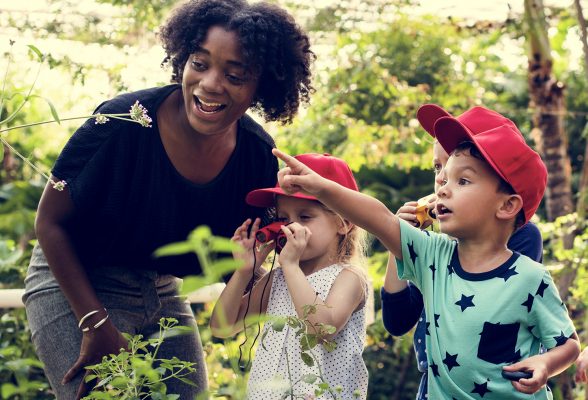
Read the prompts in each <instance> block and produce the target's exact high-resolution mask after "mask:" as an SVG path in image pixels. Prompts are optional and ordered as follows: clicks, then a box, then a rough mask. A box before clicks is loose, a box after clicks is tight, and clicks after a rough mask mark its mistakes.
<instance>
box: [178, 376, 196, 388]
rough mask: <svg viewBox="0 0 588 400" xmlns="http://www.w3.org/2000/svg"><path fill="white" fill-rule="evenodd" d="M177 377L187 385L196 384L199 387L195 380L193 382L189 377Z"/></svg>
mask: <svg viewBox="0 0 588 400" xmlns="http://www.w3.org/2000/svg"><path fill="white" fill-rule="evenodd" d="M177 379H179V380H181V381H182V382H184V383H185V384H187V385H190V386H194V387H198V385H196V384H195V383H194V382H192V381H191V380H190V379H188V378H182V377H181V376H178V377H177Z"/></svg>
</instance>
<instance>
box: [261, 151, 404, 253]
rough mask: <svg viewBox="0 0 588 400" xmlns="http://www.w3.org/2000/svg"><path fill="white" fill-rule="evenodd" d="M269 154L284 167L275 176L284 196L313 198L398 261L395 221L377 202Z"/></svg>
mask: <svg viewBox="0 0 588 400" xmlns="http://www.w3.org/2000/svg"><path fill="white" fill-rule="evenodd" d="M272 152H273V154H274V155H275V156H276V157H278V158H279V159H281V160H282V161H284V162H285V163H286V167H284V168H282V169H281V170H280V171H279V172H278V182H279V184H280V186H281V187H282V189H283V190H284V191H285V192H286V193H289V194H292V193H296V192H303V193H307V194H309V195H312V196H314V197H316V198H317V199H318V200H319V201H320V202H321V203H323V204H324V205H326V206H327V207H328V208H330V209H331V210H333V211H334V212H336V213H337V214H339V215H341V216H342V217H343V218H345V219H346V220H348V221H349V222H351V223H352V224H355V225H357V226H359V227H361V228H363V229H365V230H366V231H368V232H370V233H371V234H373V235H375V236H376V237H377V238H378V239H379V240H380V241H381V242H382V244H383V245H384V246H385V247H386V248H387V249H388V250H389V251H390V252H392V254H394V255H395V256H396V257H398V258H399V259H402V253H401V246H400V224H399V222H398V217H396V215H394V213H392V212H391V211H390V210H388V209H387V208H386V206H385V205H384V204H383V203H382V202H381V201H379V200H377V199H375V198H373V197H370V196H367V195H365V194H362V193H360V192H356V191H354V190H351V189H348V188H346V187H343V186H341V185H339V184H338V183H336V182H333V181H331V180H329V179H326V178H323V177H322V176H320V175H319V174H317V173H316V172H314V171H313V170H312V169H310V168H309V167H307V166H306V165H304V164H303V163H301V162H300V161H298V160H297V159H295V158H294V157H292V156H289V155H288V154H286V153H284V152H282V151H280V150H278V149H273V150H272Z"/></svg>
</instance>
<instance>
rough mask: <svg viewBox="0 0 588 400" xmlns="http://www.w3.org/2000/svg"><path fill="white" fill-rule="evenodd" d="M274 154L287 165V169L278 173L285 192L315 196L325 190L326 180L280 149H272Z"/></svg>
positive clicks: (279, 181)
mask: <svg viewBox="0 0 588 400" xmlns="http://www.w3.org/2000/svg"><path fill="white" fill-rule="evenodd" d="M272 153H273V154H274V156H276V157H278V158H279V159H280V160H282V161H284V162H285V163H286V167H284V168H282V169H280V170H279V171H278V183H279V184H280V187H281V188H282V190H283V191H284V192H286V193H287V194H294V193H297V192H302V193H305V194H309V195H313V196H314V195H316V194H318V193H319V192H320V191H321V190H322V189H323V187H324V182H325V181H326V179H325V178H323V177H322V176H320V175H319V174H317V173H316V172H314V171H313V170H312V169H310V168H309V167H307V166H306V165H304V164H303V163H301V162H300V161H298V160H297V159H295V158H294V157H292V156H289V155H288V154H286V153H284V152H281V151H280V150H278V149H272Z"/></svg>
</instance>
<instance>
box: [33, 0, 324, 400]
mask: <svg viewBox="0 0 588 400" xmlns="http://www.w3.org/2000/svg"><path fill="white" fill-rule="evenodd" d="M160 35H161V38H162V41H163V46H164V48H165V50H166V53H167V57H166V59H165V60H164V63H166V64H169V65H171V68H172V82H173V83H174V84H172V85H169V86H165V87H160V88H152V89H147V90H143V91H139V92H135V93H130V94H125V95H121V96H118V97H116V98H114V99H112V100H110V101H107V102H104V103H102V104H101V105H100V106H99V107H98V109H97V110H96V113H100V114H116V113H124V112H128V110H129V108H130V107H131V106H132V105H133V104H134V103H135V102H136V101H138V102H139V103H140V104H141V105H143V106H144V107H145V108H146V109H147V110H148V113H149V116H150V117H151V118H152V120H153V121H152V124H151V127H146V126H141V125H139V124H133V123H129V122H126V121H120V120H116V119H112V120H111V121H109V122H107V123H105V124H98V123H96V122H95V121H94V120H89V121H87V122H86V123H85V124H84V125H83V126H82V127H80V128H79V129H78V130H77V131H76V133H75V134H74V135H73V136H72V138H71V139H70V141H69V142H68V144H67V145H66V147H65V148H64V149H63V151H62V153H61V154H60V156H59V158H58V160H57V162H56V164H55V166H54V168H53V171H52V175H53V177H52V178H53V179H54V180H55V181H62V180H63V181H65V190H63V191H58V190H56V189H54V187H53V185H51V184H49V185H47V187H46V188H45V191H44V193H43V196H42V198H41V201H40V203H39V209H38V214H37V220H36V233H37V237H38V239H39V245H40V246H37V247H36V248H35V249H34V251H33V256H32V259H31V263H30V266H29V270H28V274H27V278H26V281H25V285H26V291H25V295H24V299H23V300H24V301H25V305H26V309H27V315H28V318H29V323H30V327H31V331H32V338H33V343H34V345H35V348H36V350H37V353H38V355H39V358H40V359H41V360H42V361H43V362H44V364H45V371H46V374H47V376H48V378H49V381H50V384H51V387H52V388H53V390H54V391H55V394H56V396H57V398H59V399H74V398H80V397H81V396H82V395H83V394H84V393H85V392H86V391H87V390H88V387H86V385H85V384H84V382H83V379H82V378H83V376H84V371H85V370H84V366H86V365H91V364H93V363H96V362H99V361H100V360H101V359H102V357H103V356H104V355H107V354H110V353H117V352H118V351H119V349H120V348H121V347H124V346H125V345H126V340H125V339H124V337H123V336H122V335H121V332H128V333H131V334H142V335H144V336H149V335H151V334H152V333H154V332H157V331H158V330H159V327H158V325H157V322H158V321H159V319H160V318H161V317H174V318H176V319H178V320H179V322H180V324H181V325H188V326H192V327H194V332H195V334H194V335H184V336H177V337H174V338H170V339H167V340H166V341H165V344H164V345H163V348H162V349H161V350H160V352H159V353H158V356H160V357H162V358H171V357H173V356H177V357H178V358H180V359H182V360H185V361H192V362H195V363H196V368H197V371H196V372H195V373H193V374H192V375H191V376H189V378H190V379H191V380H192V381H194V382H195V383H196V386H197V387H196V388H194V387H192V386H190V385H187V384H183V383H182V382H180V381H177V380H173V379H172V380H169V381H166V383H167V386H168V390H167V392H168V393H174V394H179V395H180V398H182V399H190V398H194V396H195V395H196V394H197V393H199V392H202V391H204V390H205V389H206V387H207V383H206V382H207V379H206V367H205V363H204V358H203V352H202V346H201V342H200V337H199V335H198V330H197V327H196V323H195V321H194V318H193V315H192V313H191V310H190V308H189V306H188V305H187V304H186V303H184V302H182V301H180V300H179V298H178V297H177V289H178V283H179V282H180V280H179V279H178V277H182V276H185V275H188V274H190V275H195V274H199V273H200V272H201V269H200V266H199V264H198V260H197V258H196V256H195V255H193V254H192V255H183V256H175V257H163V258H154V257H153V252H154V250H156V249H157V248H158V247H160V246H162V245H164V244H167V243H170V242H175V241H179V240H184V239H185V238H186V236H187V235H188V233H189V232H190V231H191V230H192V229H193V228H195V227H196V226H198V225H208V226H210V227H211V229H212V232H213V234H215V235H223V236H231V234H232V232H233V230H234V227H235V226H237V225H239V224H240V223H241V222H242V221H243V220H244V219H246V218H248V217H253V218H255V217H257V216H260V212H259V211H258V210H256V209H255V208H253V207H249V206H247V205H246V204H245V202H244V198H245V195H246V194H247V193H248V192H249V191H251V190H252V189H255V188H260V187H268V185H269V186H273V185H275V180H276V171H277V162H276V160H275V158H274V157H273V156H272V154H271V148H272V147H273V146H274V143H273V140H272V139H271V137H270V136H269V135H268V134H267V133H266V132H265V131H264V130H263V129H262V128H261V126H259V125H258V124H257V123H255V122H254V121H253V120H252V119H251V118H250V117H248V116H247V115H245V112H246V111H247V110H248V109H249V108H253V109H255V110H257V111H259V112H261V114H262V115H263V116H264V117H265V119H266V120H267V121H280V122H282V123H287V122H290V121H291V120H292V118H293V116H294V115H295V113H296V111H297V109H298V106H299V104H300V102H301V101H304V102H307V101H308V97H309V93H310V92H311V91H312V87H311V85H310V64H311V61H312V60H313V58H314V54H313V53H312V52H311V51H310V49H309V40H308V37H307V36H306V34H305V33H304V32H302V31H301V29H300V28H299V27H298V26H297V25H296V23H295V22H294V20H293V19H292V17H291V16H290V15H289V14H288V13H287V12H285V11H284V10H282V9H280V8H279V7H276V6H273V5H270V4H265V3H256V4H253V5H249V4H248V3H246V2H245V1H242V0H195V1H190V2H187V3H185V4H183V5H181V6H180V7H179V8H177V9H176V10H175V11H174V13H173V14H172V16H171V18H170V19H169V21H168V22H167V23H166V25H165V26H163V27H162V30H161V33H160ZM135 107H137V106H135Z"/></svg>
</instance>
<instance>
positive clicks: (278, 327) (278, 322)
mask: <svg viewBox="0 0 588 400" xmlns="http://www.w3.org/2000/svg"><path fill="white" fill-rule="evenodd" d="M285 326H286V319H285V318H276V319H274V320H273V321H272V329H273V330H274V331H276V332H282V330H284V327H285Z"/></svg>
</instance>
